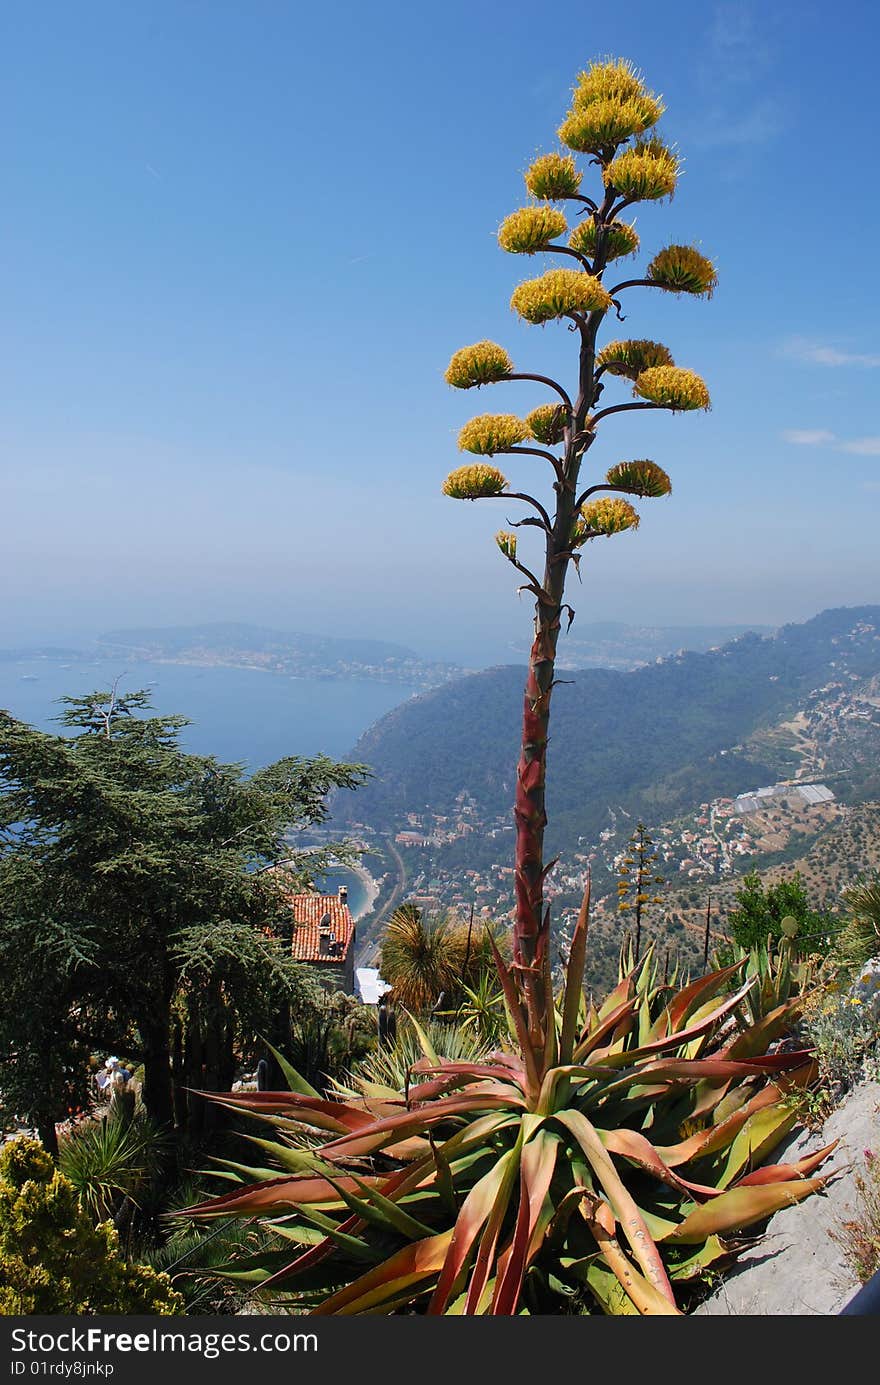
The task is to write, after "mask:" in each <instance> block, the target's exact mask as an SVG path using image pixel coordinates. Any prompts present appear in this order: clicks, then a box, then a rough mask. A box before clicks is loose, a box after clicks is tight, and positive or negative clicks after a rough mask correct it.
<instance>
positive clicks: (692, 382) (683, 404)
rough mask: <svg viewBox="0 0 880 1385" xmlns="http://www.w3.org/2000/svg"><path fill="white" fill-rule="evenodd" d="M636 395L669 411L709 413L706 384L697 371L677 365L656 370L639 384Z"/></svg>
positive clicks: (635, 389)
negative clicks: (695, 410)
mask: <svg viewBox="0 0 880 1385" xmlns="http://www.w3.org/2000/svg"><path fill="white" fill-rule="evenodd" d="M634 392H635V393H636V394H639V395H641V397H642V398H643V399H647V400H649V401H650V402H651V403H652V404H662V405H663V406H664V407H665V408H667V409H708V408H709V403H710V400H709V391H708V389H707V388H706V382H705V381H704V380H702V379H701V378H700V376H699V375H697V374H696V372H695V371H693V370H683V369H682V368H681V367H680V366H676V365H658V366H652V367H651V369H650V370H643V371H642V373H641V375H640V376H639V378H638V379H637V380H636V383H635V386H634Z"/></svg>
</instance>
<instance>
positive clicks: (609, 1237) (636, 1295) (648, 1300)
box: [587, 1203, 681, 1317]
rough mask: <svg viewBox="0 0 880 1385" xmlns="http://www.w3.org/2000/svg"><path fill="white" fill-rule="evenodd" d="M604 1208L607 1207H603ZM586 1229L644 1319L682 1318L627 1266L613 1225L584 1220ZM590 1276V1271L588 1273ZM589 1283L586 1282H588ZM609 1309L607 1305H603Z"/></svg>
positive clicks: (642, 1276)
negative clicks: (593, 1237) (592, 1236)
mask: <svg viewBox="0 0 880 1385" xmlns="http://www.w3.org/2000/svg"><path fill="white" fill-rule="evenodd" d="M605 1206H607V1203H606V1204H605ZM587 1225H588V1226H589V1228H590V1230H591V1231H592V1233H593V1235H594V1236H595V1238H596V1243H597V1245H598V1246H599V1249H600V1251H601V1252H602V1256H603V1258H604V1260H605V1263H606V1265H608V1267H609V1269H610V1270H611V1272H612V1274H613V1275H614V1277H615V1279H616V1280H617V1282H618V1283H619V1285H620V1287H621V1289H622V1290H623V1292H624V1293H625V1294H626V1297H627V1299H629V1301H630V1303H632V1305H633V1306H634V1307H635V1308H636V1309H637V1310H638V1311H639V1313H641V1314H642V1316H643V1317H681V1312H680V1310H679V1309H678V1308H676V1306H675V1304H674V1303H670V1301H669V1299H668V1298H667V1297H666V1295H665V1294H662V1293H661V1292H660V1290H659V1289H655V1287H654V1285H653V1284H651V1283H650V1281H649V1280H647V1279H646V1278H645V1276H644V1275H643V1274H639V1271H638V1270H637V1269H635V1267H634V1266H633V1265H631V1264H630V1262H629V1260H628V1259H627V1257H626V1256H625V1255H624V1253H623V1250H622V1248H621V1246H620V1243H619V1241H618V1239H617V1237H616V1236H615V1235H614V1227H613V1223H612V1226H611V1228H610V1230H609V1228H608V1226H607V1225H606V1224H605V1223H604V1222H603V1221H601V1220H600V1219H599V1218H598V1217H592V1216H589V1215H588V1216H587ZM587 1274H589V1270H588V1271H587ZM588 1282H589V1281H588ZM603 1306H608V1307H610V1306H611V1305H610V1303H607V1304H606V1305H603Z"/></svg>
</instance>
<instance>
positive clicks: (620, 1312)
mask: <svg viewBox="0 0 880 1385" xmlns="http://www.w3.org/2000/svg"><path fill="white" fill-rule="evenodd" d="M583 1279H584V1282H585V1283H586V1285H587V1288H588V1289H589V1290H590V1293H591V1294H592V1295H593V1297H594V1298H595V1300H596V1302H597V1303H598V1305H599V1307H600V1308H601V1309H602V1312H603V1313H606V1314H608V1316H609V1317H624V1316H633V1317H639V1310H638V1308H636V1306H635V1304H634V1303H633V1301H632V1299H631V1298H629V1297H628V1295H627V1294H626V1293H624V1291H623V1289H622V1288H621V1286H620V1281H619V1280H618V1278H617V1276H616V1275H614V1274H612V1273H611V1271H610V1270H606V1269H603V1268H602V1266H601V1265H600V1264H599V1263H598V1261H595V1260H594V1261H593V1263H592V1264H591V1265H588V1266H587V1267H586V1271H585V1273H584V1275H583Z"/></svg>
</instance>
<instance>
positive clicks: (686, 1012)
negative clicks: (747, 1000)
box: [661, 962, 742, 1034]
mask: <svg viewBox="0 0 880 1385" xmlns="http://www.w3.org/2000/svg"><path fill="white" fill-rule="evenodd" d="M741 966H742V962H734V963H733V965H732V966H730V967H722V968H721V969H720V970H719V971H710V972H708V973H707V974H706V975H705V976H700V977H698V978H697V980H696V981H692V982H691V983H690V985H688V986H683V987H682V989H681V990H680V991H679V992H678V994H677V995H675V996H673V997H672V999H671V1000H670V1002H669V1004H668V1005H667V1007H666V1010H665V1011H664V1015H665V1016H666V1022H667V1024H668V1028H667V1031H666V1032H667V1034H672V1033H674V1032H675V1030H677V1029H679V1028H680V1027H681V1025H682V1024H684V1022H685V1021H686V1020H687V1019H688V1017H689V1016H690V1015H691V1014H692V1012H693V1011H694V1010H695V1009H696V1008H697V1006H698V1005H700V1004H702V1003H703V1002H704V1001H706V1000H709V999H710V998H711V997H712V996H714V995H717V994H718V992H719V991H720V990H721V987H722V986H723V985H724V983H725V982H726V981H727V979H728V977H730V976H733V974H734V972H737V971H739V969H740V967H741ZM661 1018H662V1017H661Z"/></svg>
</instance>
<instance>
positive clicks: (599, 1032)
mask: <svg viewBox="0 0 880 1385" xmlns="http://www.w3.org/2000/svg"><path fill="white" fill-rule="evenodd" d="M638 1003H639V1002H638V997H637V996H633V997H631V999H629V1000H624V1001H622V1002H621V1003H620V1005H616V1006H615V1008H614V1009H613V1010H612V1011H611V1012H610V1014H608V1015H607V1016H606V1018H605V1019H604V1020H601V1021H600V1022H599V1023H598V1024H597V1025H596V1027H595V1028H594V1029H593V1030H592V1031H591V1032H590V1033H589V1034H588V1035H587V1036H586V1038H584V1039H581V1041H580V1043H578V1044H576V1045H575V1050H574V1060H575V1062H576V1063H582V1062H583V1061H584V1059H586V1058H589V1057H591V1056H592V1057H593V1058H598V1057H599V1055H598V1054H597V1052H596V1050H597V1049H598V1047H599V1045H600V1044H601V1043H602V1041H603V1039H606V1038H607V1037H608V1036H609V1035H610V1034H613V1033H614V1031H615V1029H617V1027H618V1025H620V1024H621V1023H623V1022H624V1021H625V1020H628V1021H629V1022H630V1024H632V1017H633V1014H634V1012H635V1009H636V1006H637V1005H638Z"/></svg>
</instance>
